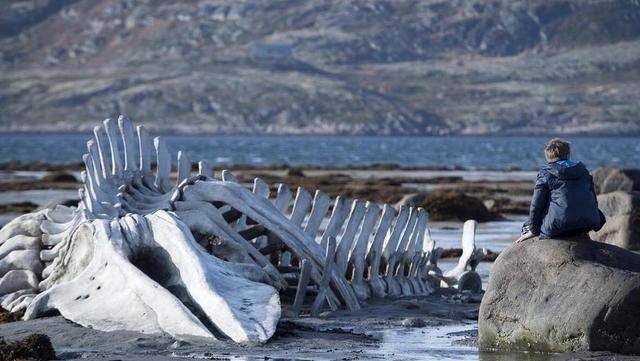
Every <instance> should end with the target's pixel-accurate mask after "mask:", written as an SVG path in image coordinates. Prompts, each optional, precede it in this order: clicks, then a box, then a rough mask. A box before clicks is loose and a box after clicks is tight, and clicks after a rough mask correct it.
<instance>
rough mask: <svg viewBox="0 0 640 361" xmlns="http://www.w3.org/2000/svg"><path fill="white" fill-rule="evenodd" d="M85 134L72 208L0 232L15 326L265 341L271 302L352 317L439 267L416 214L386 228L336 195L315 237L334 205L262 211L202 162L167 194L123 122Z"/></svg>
mask: <svg viewBox="0 0 640 361" xmlns="http://www.w3.org/2000/svg"><path fill="white" fill-rule="evenodd" d="M93 134H94V137H93V139H91V140H89V141H88V142H87V154H85V155H84V156H83V161H84V164H85V169H84V170H83V171H82V172H81V178H82V183H83V184H82V187H81V188H80V189H79V190H78V194H79V195H80V203H79V206H78V207H77V208H69V207H62V206H57V207H54V208H51V209H48V210H44V211H39V212H35V213H32V214H29V215H25V216H21V217H18V218H17V219H16V220H14V221H12V222H10V223H9V224H7V225H6V226H5V227H4V228H3V229H2V230H0V273H1V274H0V276H1V277H2V278H0V299H2V302H3V306H6V307H8V308H10V309H11V310H16V309H24V308H27V311H26V314H25V317H26V318H33V317H37V316H38V315H42V314H44V313H46V312H48V311H49V310H51V309H56V310H58V311H59V312H60V313H61V314H62V315H63V316H65V317H67V318H69V319H71V320H73V321H75V322H77V323H79V324H82V325H87V326H91V327H94V328H97V329H101V330H113V329H127V330H137V331H140V332H149V333H154V332H165V333H169V334H171V335H173V336H174V337H177V338H182V337H187V336H194V335H195V336H205V337H214V336H220V335H224V336H227V337H229V338H231V339H232V340H234V341H237V342H264V341H265V340H267V339H268V338H269V337H271V335H272V334H273V332H274V331H275V324H276V323H277V320H278V318H279V315H280V301H279V297H278V292H277V290H282V291H287V289H291V288H292V287H293V286H294V285H295V286H297V287H296V290H295V291H296V292H295V294H296V295H295V299H294V301H293V302H294V304H293V310H294V313H295V314H299V313H300V312H301V310H302V307H303V304H304V301H305V296H306V295H307V291H308V290H310V289H312V290H313V292H314V293H315V300H314V302H313V304H312V305H311V313H312V314H313V315H317V314H319V313H320V312H321V311H322V310H323V309H324V307H325V305H326V304H328V305H329V307H330V308H331V309H332V310H336V309H337V308H339V307H344V308H347V309H351V310H357V309H359V308H360V304H359V299H361V300H364V299H367V298H369V297H370V296H376V297H383V296H385V295H387V294H390V295H392V296H398V295H400V294H401V290H402V289H401V288H400V284H399V283H398V282H401V283H402V284H403V285H404V288H405V293H423V292H424V291H425V290H427V289H428V287H426V286H424V285H423V284H424V283H425V282H430V280H431V279H430V278H428V277H429V276H428V273H427V272H429V271H433V269H434V267H433V266H434V265H435V264H436V260H435V259H434V257H436V256H437V254H436V253H434V252H433V249H431V250H430V251H429V255H427V254H426V253H425V249H424V248H423V249H421V248H420V247H421V245H422V244H424V242H426V241H425V240H424V238H425V237H424V236H423V235H424V234H425V233H424V232H425V230H426V217H425V216H423V213H424V212H422V213H421V211H418V210H416V209H413V208H412V209H409V208H406V207H404V208H402V209H401V210H400V213H399V214H398V216H397V217H396V218H395V221H394V216H395V211H394V210H393V209H392V208H391V207H390V206H389V205H384V206H383V212H382V214H381V215H380V208H379V207H378V206H377V205H375V204H373V203H367V204H366V205H365V203H364V202H363V201H360V200H355V201H352V200H347V199H345V198H343V197H340V196H338V197H336V199H335V200H334V201H333V210H332V211H331V215H330V216H329V219H328V223H326V227H324V229H322V224H323V220H324V219H325V217H327V212H328V210H329V208H330V206H331V203H332V202H331V199H330V198H329V196H327V195H326V194H325V193H323V192H321V191H316V192H315V195H314V197H313V198H312V197H311V195H310V193H309V192H308V191H306V190H305V189H304V188H302V187H300V188H298V191H297V193H296V198H295V200H293V202H292V196H291V192H290V191H289V189H288V188H287V187H286V186H285V185H283V184H280V185H279V186H278V191H277V193H276V195H275V197H274V198H273V199H269V197H270V191H269V188H270V187H269V185H268V184H266V183H265V182H264V181H262V180H260V179H259V178H256V179H254V182H253V188H252V191H250V190H249V189H247V188H245V186H244V185H243V184H240V183H239V182H238V179H237V178H236V177H235V176H233V175H232V174H231V172H230V171H229V170H223V171H222V174H221V180H216V179H214V177H213V172H212V169H211V167H210V166H209V165H208V164H207V163H206V162H205V161H200V162H198V175H195V176H192V175H191V169H192V164H191V161H190V159H189V158H188V156H187V154H186V153H184V152H179V153H178V156H177V175H176V182H175V183H174V182H173V181H172V180H171V168H172V162H171V158H170V155H169V152H168V150H167V148H166V146H165V142H164V141H163V139H162V138H159V137H156V138H154V139H153V141H151V140H150V138H149V136H148V135H147V133H146V131H145V130H144V128H143V127H141V126H139V127H136V128H135V132H134V127H133V124H132V123H131V121H130V120H129V119H127V118H124V117H120V118H118V121H117V122H115V121H113V120H110V119H107V120H105V121H104V122H103V126H102V127H96V128H94V130H93ZM154 162H155V167H152V166H153V164H152V163H154ZM289 210H291V211H290V212H291V213H289ZM336 239H339V240H340V241H339V242H336ZM277 267H280V269H282V272H283V273H282V274H281V273H280V271H279V269H278V268H277ZM435 269H437V267H436V268H435ZM285 276H286V277H287V278H285ZM291 277H293V278H291ZM287 279H289V280H290V281H292V282H291V285H289V284H288V282H287ZM125 280H126V282H125ZM98 283H99V285H98ZM408 290H410V292H409V291H408ZM125 305H126V306H125Z"/></svg>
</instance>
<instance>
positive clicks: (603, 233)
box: [591, 191, 640, 250]
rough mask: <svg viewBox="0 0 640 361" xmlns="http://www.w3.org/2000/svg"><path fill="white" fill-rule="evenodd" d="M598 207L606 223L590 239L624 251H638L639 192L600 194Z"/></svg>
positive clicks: (639, 232)
mask: <svg viewBox="0 0 640 361" xmlns="http://www.w3.org/2000/svg"><path fill="white" fill-rule="evenodd" d="M598 205H599V207H600V210H602V213H604V215H605V216H606V218H607V223H605V224H604V226H603V227H602V229H601V230H599V231H598V232H592V233H591V237H592V238H593V239H594V240H596V241H598V242H604V243H609V244H613V245H616V246H618V247H622V248H626V249H631V250H638V249H640V192H622V191H616V192H611V193H606V194H600V195H598Z"/></svg>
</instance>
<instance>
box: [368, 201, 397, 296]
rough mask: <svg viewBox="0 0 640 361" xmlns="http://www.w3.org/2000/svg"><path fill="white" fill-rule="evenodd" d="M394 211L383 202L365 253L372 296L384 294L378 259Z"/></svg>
mask: <svg viewBox="0 0 640 361" xmlns="http://www.w3.org/2000/svg"><path fill="white" fill-rule="evenodd" d="M395 215H396V212H395V210H394V209H393V207H391V206H390V205H388V204H385V205H384V207H383V210H382V216H381V217H380V222H379V223H378V224H377V226H376V234H375V236H374V238H373V242H372V243H371V246H370V247H369V251H368V253H367V264H368V266H369V280H368V283H369V286H370V287H371V292H372V296H374V297H378V298H383V297H384V296H386V294H387V292H386V283H385V282H384V280H383V278H382V276H381V270H380V261H381V257H382V247H383V246H384V240H385V238H386V237H387V232H388V231H389V228H390V227H391V222H392V221H393V218H394V217H395Z"/></svg>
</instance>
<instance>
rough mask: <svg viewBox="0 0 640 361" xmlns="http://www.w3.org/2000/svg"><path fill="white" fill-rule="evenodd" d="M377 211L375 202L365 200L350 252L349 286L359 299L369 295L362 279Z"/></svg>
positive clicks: (368, 289) (367, 286) (378, 209)
mask: <svg viewBox="0 0 640 361" xmlns="http://www.w3.org/2000/svg"><path fill="white" fill-rule="evenodd" d="M379 212H380V208H379V207H378V206H377V205H376V204H374V203H371V202H367V204H366V212H365V215H364V220H363V221H362V227H361V229H360V234H359V235H358V239H357V241H356V243H355V246H354V248H353V252H351V265H352V268H353V277H352V278H351V286H352V287H353V289H354V291H355V293H356V296H357V297H358V299H359V300H366V299H368V298H370V297H371V289H370V288H369V285H368V284H367V283H366V282H365V280H364V271H365V262H366V259H365V256H366V252H367V245H368V244H369V238H370V237H371V233H372V232H373V227H374V226H375V222H376V221H377V218H378V213H379Z"/></svg>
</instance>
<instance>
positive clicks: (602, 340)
mask: <svg viewBox="0 0 640 361" xmlns="http://www.w3.org/2000/svg"><path fill="white" fill-rule="evenodd" d="M478 322H479V324H478V329H479V335H478V342H479V345H480V348H481V349H518V350H532V351H554V352H569V351H581V350H592V351H597V350H608V351H613V352H620V353H640V255H638V254H635V253H633V252H629V251H627V250H624V249H622V248H619V247H616V246H612V245H608V244H603V243H599V242H593V241H591V240H590V239H588V238H587V237H580V238H574V239H571V240H538V239H537V238H536V239H530V240H527V241H524V242H522V243H516V244H514V245H512V246H511V247H509V248H508V249H506V250H505V251H503V252H502V253H501V254H500V256H499V257H498V259H497V260H496V263H495V264H494V266H493V270H492V272H491V278H490V280H489V285H488V287H487V290H486V293H485V295H484V298H483V300H482V304H481V306H480V317H479V321H478Z"/></svg>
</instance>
